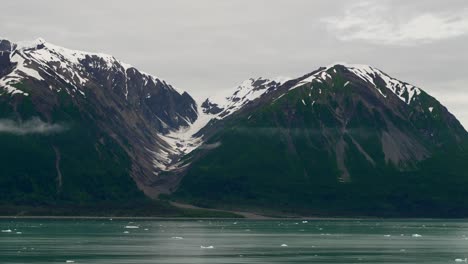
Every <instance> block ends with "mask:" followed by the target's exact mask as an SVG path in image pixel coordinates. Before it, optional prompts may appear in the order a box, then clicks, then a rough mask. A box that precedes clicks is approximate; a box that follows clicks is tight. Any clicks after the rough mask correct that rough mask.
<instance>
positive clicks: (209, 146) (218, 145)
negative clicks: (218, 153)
mask: <svg viewBox="0 0 468 264" xmlns="http://www.w3.org/2000/svg"><path fill="white" fill-rule="evenodd" d="M220 146H221V142H215V143H213V144H203V145H201V146H200V147H199V149H208V150H211V149H215V148H218V147H220Z"/></svg>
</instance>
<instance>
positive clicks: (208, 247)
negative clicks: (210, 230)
mask: <svg viewBox="0 0 468 264" xmlns="http://www.w3.org/2000/svg"><path fill="white" fill-rule="evenodd" d="M200 248H201V249H213V248H214V247H213V246H206V247H205V246H200Z"/></svg>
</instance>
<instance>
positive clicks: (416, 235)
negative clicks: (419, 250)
mask: <svg viewBox="0 0 468 264" xmlns="http://www.w3.org/2000/svg"><path fill="white" fill-rule="evenodd" d="M411 236H412V237H422V236H421V235H420V234H413V235H411Z"/></svg>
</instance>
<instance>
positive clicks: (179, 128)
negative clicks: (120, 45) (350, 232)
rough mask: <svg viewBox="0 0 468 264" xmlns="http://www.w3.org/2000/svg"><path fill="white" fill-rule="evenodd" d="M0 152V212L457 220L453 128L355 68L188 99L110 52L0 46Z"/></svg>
mask: <svg viewBox="0 0 468 264" xmlns="http://www.w3.org/2000/svg"><path fill="white" fill-rule="evenodd" d="M0 146H1V151H0V214H3V215H12V214H13V215H17V214H25V215H31V214H32V215H41V214H42V215H73V214H80V215H143V216H154V215H161V216H200V214H197V213H195V212H194V211H190V210H188V209H181V208H174V207H172V206H171V203H170V202H169V201H177V202H180V203H184V204H193V205H197V206H200V207H204V208H217V209H225V210H231V211H251V212H264V213H266V214H268V213H270V214H284V215H288V214H291V213H293V212H294V214H296V215H309V216H311V215H313V216H391V217H466V216H468V199H466V198H467V197H468V193H467V191H466V190H467V188H468V163H467V161H468V133H467V131H466V130H465V129H464V127H463V126H462V125H461V124H460V122H459V121H458V120H457V119H456V117H455V116H453V115H452V114H451V113H450V112H449V111H448V109H447V108H446V107H444V106H443V105H442V104H441V103H440V102H439V101H438V100H437V99H436V98H434V97H432V96H431V95H429V94H428V93H426V92H425V91H424V90H423V89H421V88H419V87H416V86H414V85H412V84H409V83H406V82H404V81H400V80H398V79H396V78H394V77H391V76H389V75H388V74H386V73H385V72H383V71H382V70H380V69H377V68H374V67H372V66H367V65H357V64H333V65H329V66H326V67H322V68H319V69H315V70H313V71H311V72H309V73H307V74H305V75H303V76H300V77H296V78H291V79H285V78H281V79H273V80H269V79H264V78H252V79H248V80H245V81H243V82H241V83H240V85H239V86H238V87H235V88H234V89H232V91H229V93H222V94H217V95H214V96H212V97H210V98H205V99H203V100H201V101H196V100H195V99H194V98H193V97H192V96H191V95H190V94H189V93H187V92H183V91H180V90H178V89H176V88H175V87H173V86H172V85H171V84H170V82H168V81H165V80H162V79H161V78H158V77H155V76H153V75H151V74H147V73H144V72H141V71H139V70H138V69H136V68H135V67H133V66H131V65H129V64H126V63H124V62H121V61H119V60H118V59H116V58H114V57H113V56H111V55H106V54H99V53H89V52H83V51H76V50H70V49H67V48H64V47H60V46H57V45H54V44H51V43H48V42H46V41H45V40H43V39H37V40H34V41H31V42H21V43H13V42H10V41H8V40H0ZM210 212H211V213H208V214H209V215H210V216H213V215H214V216H232V215H230V214H228V213H226V214H223V213H222V212H219V211H216V210H211V211H210ZM273 212H274V213H273Z"/></svg>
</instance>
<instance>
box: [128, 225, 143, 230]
mask: <svg viewBox="0 0 468 264" xmlns="http://www.w3.org/2000/svg"><path fill="white" fill-rule="evenodd" d="M125 228H127V229H138V228H140V227H139V226H133V225H128V226H125Z"/></svg>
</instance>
